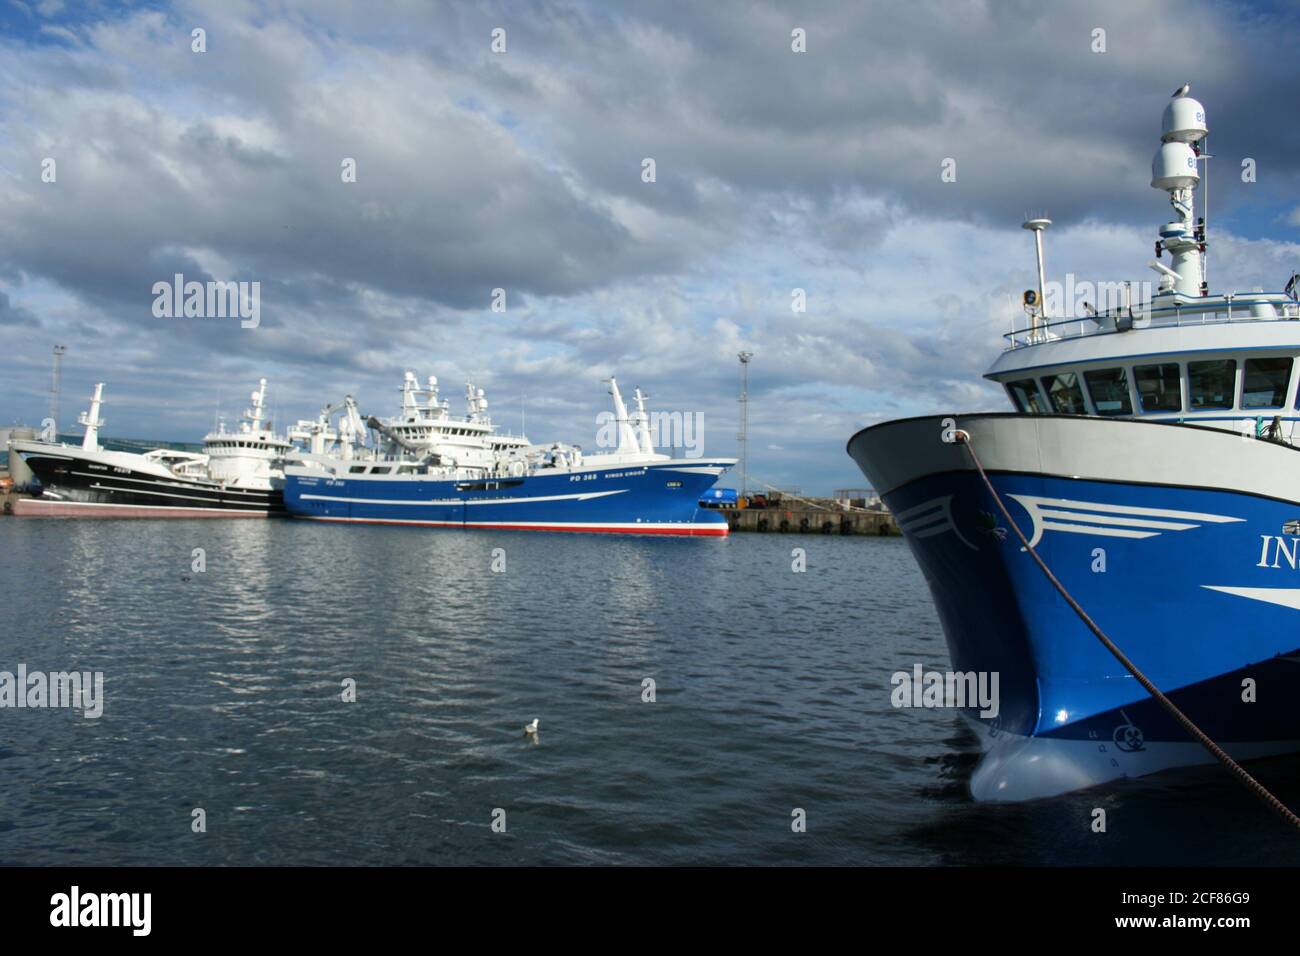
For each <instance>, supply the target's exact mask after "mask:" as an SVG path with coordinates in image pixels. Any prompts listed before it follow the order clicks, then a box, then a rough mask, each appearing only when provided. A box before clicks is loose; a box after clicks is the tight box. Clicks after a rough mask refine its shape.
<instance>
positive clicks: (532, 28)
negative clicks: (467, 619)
mask: <svg viewBox="0 0 1300 956" xmlns="http://www.w3.org/2000/svg"><path fill="white" fill-rule="evenodd" d="M0 4H2V5H3V6H2V7H0V29H2V31H3V33H2V35H3V39H2V40H0V348H2V349H3V355H0V363H3V364H0V369H2V370H3V372H2V376H3V377H2V378H0V422H3V423H6V424H7V423H10V422H14V421H25V422H28V423H36V422H39V421H40V420H41V419H42V418H43V417H45V415H46V414H47V412H46V410H47V407H48V400H49V396H48V392H49V387H50V350H51V347H52V346H53V345H54V344H55V343H60V344H63V345H66V346H67V348H68V353H67V356H66V358H65V360H64V398H63V403H62V410H63V414H62V419H63V422H62V424H64V425H65V427H66V425H67V424H68V423H69V422H70V421H71V419H72V417H73V415H74V414H75V412H76V410H77V408H78V407H80V406H81V404H82V398H83V396H85V395H87V394H88V393H89V391H90V388H91V386H92V384H93V383H94V382H96V381H104V382H106V383H107V394H108V397H109V399H110V402H111V404H109V405H108V407H107V409H106V417H107V418H108V419H109V427H108V428H107V429H106V431H107V432H108V433H109V434H113V435H123V436H131V437H142V438H157V439H178V440H197V439H198V438H199V437H200V436H201V435H202V434H203V432H204V431H206V430H207V429H208V428H209V427H210V426H211V424H212V422H213V420H214V416H215V414H217V413H218V412H221V413H223V414H225V415H226V416H228V417H232V416H233V415H235V414H236V413H237V412H238V411H239V410H240V409H241V408H242V407H243V404H244V403H245V402H246V398H247V393H248V392H249V391H250V390H251V388H252V386H253V385H254V384H255V382H256V380H257V378H259V377H261V376H266V377H267V378H268V379H270V381H271V390H272V404H273V406H274V407H275V410H276V413H277V417H278V419H279V420H280V421H281V422H285V421H291V420H293V419H296V418H299V417H309V416H312V415H314V414H315V411H316V410H317V409H318V408H319V407H320V406H321V405H322V404H325V403H326V402H330V401H334V400H336V399H337V398H339V397H340V396H342V395H343V394H344V393H352V394H354V395H356V396H358V397H359V399H360V401H361V404H362V408H363V410H364V411H365V412H367V413H370V414H380V415H384V414H389V413H391V412H392V411H393V410H394V409H395V403H396V400H397V391H396V389H397V386H398V384H399V382H400V380H401V377H402V372H403V370H405V369H407V368H411V369H414V370H416V371H417V372H418V373H419V374H420V375H421V376H426V375H429V374H436V375H437V376H438V377H439V378H440V379H441V381H442V383H443V386H444V392H443V394H444V397H449V398H451V399H452V404H453V409H454V410H457V411H459V410H461V409H462V408H463V385H464V382H465V381H466V380H467V379H473V380H474V382H475V383H477V384H479V385H481V386H483V387H484V388H486V389H487V392H488V396H489V398H490V399H492V400H493V411H494V418H495V420H496V421H497V422H498V424H500V425H502V426H505V427H508V428H513V429H516V430H517V429H518V427H519V420H520V415H521V410H522V409H524V408H526V412H527V422H528V432H529V435H530V437H532V438H533V439H534V440H539V441H540V440H555V439H559V440H567V441H573V442H577V443H581V444H585V445H587V446H591V445H592V444H593V443H594V436H595V431H596V417H595V416H596V413H597V412H598V411H601V410H603V409H604V408H606V407H607V405H606V403H607V401H608V398H607V396H606V394H605V390H604V387H603V386H602V385H601V384H600V380H601V379H602V378H604V377H607V376H609V375H611V374H614V375H617V376H618V378H619V380H620V382H621V383H622V384H624V385H625V386H627V387H629V388H630V387H631V386H634V385H640V386H641V387H642V388H643V389H644V390H645V391H646V392H648V393H649V394H650V395H651V405H652V406H653V407H655V408H659V409H664V410H669V411H682V412H694V413H700V414H702V415H703V421H704V437H705V447H706V450H707V452H708V453H710V454H715V455H727V454H734V453H735V450H736V441H735V435H736V427H737V403H736V394H737V391H738V382H739V374H738V364H737V361H736V353H737V352H738V351H740V350H741V349H742V348H743V349H748V350H751V351H752V352H754V354H755V357H754V360H753V364H752V366H751V378H750V396H751V407H750V471H751V473H752V474H753V475H754V476H756V477H757V478H759V479H761V480H763V481H767V482H771V483H775V484H779V485H786V486H789V485H795V486H798V487H800V488H802V489H803V490H804V491H805V492H809V493H824V492H829V491H830V490H831V489H833V488H837V487H845V486H860V485H861V484H863V479H862V478H861V476H860V475H858V473H857V471H856V469H855V468H854V466H853V464H852V462H851V461H850V460H849V459H848V457H847V456H846V455H845V453H844V445H845V442H846V440H847V439H848V438H849V436H850V435H852V433H853V432H854V431H855V430H857V429H858V428H860V427H861V426H863V425H864V424H868V423H872V422H876V421H880V420H884V419H888V418H893V417H898V416H904V415H913V414H923V413H929V412H954V411H960V410H976V409H990V408H993V409H1001V408H1004V407H1006V401H1005V399H1004V398H1003V397H1002V396H1001V394H1000V393H999V392H997V391H996V390H994V389H992V388H991V387H990V386H989V385H988V384H987V383H985V382H983V380H982V379H981V374H982V372H983V371H984V370H985V369H986V367H987V366H988V365H989V363H990V362H991V361H992V360H993V358H994V357H995V356H996V354H997V351H998V350H999V349H1000V347H1001V339H1000V335H1001V334H1002V333H1004V332H1005V331H1007V329H1008V327H1009V323H1010V322H1011V320H1012V318H1013V317H1014V316H1015V314H1016V312H1017V309H1016V308H1015V307H1014V306H1013V300H1014V298H1015V297H1016V296H1017V295H1018V293H1019V290H1021V289H1023V288H1025V287H1026V286H1028V285H1030V284H1032V282H1033V271H1034V265H1033V256H1032V243H1031V240H1030V238H1029V236H1028V234H1027V233H1026V232H1024V231H1023V230H1021V229H1020V222H1021V220H1022V219H1023V218H1024V215H1025V213H1026V212H1027V211H1029V212H1034V213H1039V212H1042V211H1046V212H1047V214H1048V215H1050V216H1051V217H1052V218H1053V219H1054V220H1055V225H1054V226H1053V228H1052V230H1051V231H1050V232H1049V233H1048V236H1047V265H1048V271H1049V273H1051V274H1052V275H1053V276H1056V277H1061V276H1063V274H1064V273H1065V272H1066V271H1067V270H1068V271H1070V272H1073V273H1074V274H1075V276H1076V277H1077V278H1078V279H1083V280H1091V281H1097V280H1104V281H1110V280H1122V279H1135V280H1147V279H1148V278H1149V277H1150V273H1149V272H1148V271H1147V270H1146V269H1145V263H1146V262H1147V260H1149V259H1150V258H1151V245H1152V243H1153V241H1154V239H1155V228H1156V226H1157V225H1158V224H1159V223H1161V222H1163V221H1165V219H1166V218H1167V214H1168V206H1167V204H1166V200H1165V197H1164V195H1163V194H1161V193H1159V192H1157V191H1155V190H1153V189H1151V188H1150V187H1149V186H1148V185H1147V183H1148V180H1149V176H1150V159H1151V155H1152V153H1153V152H1154V150H1155V147H1156V145H1157V144H1158V141H1159V132H1160V115H1161V111H1162V110H1163V109H1164V106H1165V104H1166V102H1167V101H1168V98H1169V94H1170V93H1171V92H1172V91H1173V89H1174V88H1175V87H1177V86H1179V85H1180V84H1182V83H1183V82H1187V81H1190V82H1191V83H1192V85H1193V93H1194V95H1196V96H1197V97H1198V98H1200V99H1201V100H1202V101H1203V102H1204V103H1205V104H1206V108H1207V111H1208V113H1209V124H1210V128H1211V136H1210V141H1209V142H1210V151H1211V152H1212V153H1213V154H1214V156H1215V159H1214V160H1213V161H1212V164H1211V174H1212V180H1211V189H1212V192H1211V201H1212V207H1211V213H1212V220H1211V238H1212V239H1213V240H1214V244H1213V247H1212V252H1211V259H1210V279H1211V284H1212V285H1213V286H1214V287H1215V288H1218V289H1222V288H1223V287H1224V286H1230V287H1233V288H1238V289H1247V288H1254V287H1256V286H1262V287H1263V288H1266V289H1269V290H1275V289H1278V288H1280V286H1281V285H1282V284H1283V282H1284V281H1285V279H1286V278H1287V276H1288V275H1289V274H1290V271H1291V269H1292V268H1293V267H1297V266H1300V245H1298V244H1297V241H1296V239H1297V236H1298V235H1300V189H1298V188H1297V187H1300V122H1297V118H1298V117H1300V82H1298V81H1297V78H1296V69H1295V62H1294V57H1292V56H1290V55H1289V53H1288V51H1289V50H1291V49H1292V48H1293V47H1294V41H1295V38H1296V37H1297V36H1298V35H1300V10H1298V9H1297V7H1296V6H1295V5H1292V4H1277V5H1270V4H1266V3H1264V4H1261V3H1253V4H1249V5H1246V4H1234V3H1226V2H1218V3H1206V2H1197V0H1187V2H1183V3H1181V4H1179V5H1178V7H1177V11H1178V15H1177V17H1176V18H1175V17H1172V16H1171V15H1170V11H1171V7H1170V6H1169V5H1168V4H1159V3H1149V4H1148V3H1141V2H1134V0H1124V2H1118V3H1113V4H1111V3H1098V4H1085V3H1073V4H1069V5H1066V4H1044V3H1042V2H1039V0H1024V2H1021V0H987V2H960V0H942V2H924V0H920V2H915V0H914V2H908V3H897V2H880V3H869V2H861V0H846V2H829V0H816V2H808V3H804V4H799V3H779V2H739V0H738V2H726V0H711V2H708V3H687V2H681V3H657V4H656V3H651V2H636V3H634V2H628V3H619V2H612V0H598V2H597V0H593V2H591V3H581V2H568V0H551V2H522V0H521V2H503V3H474V4H470V3H445V4H443V3H436V2H429V0H418V2H416V0H412V2H409V3H400V2H399V3H347V2H330V0H312V2H301V3H298V2H293V0H281V2H267V3H244V2H239V0H222V2H215V0H214V2H209V3H177V4H171V5H167V4H161V3H141V4H131V3H122V4H118V3H112V4H109V3H95V2H82V3H71V2H70V3H67V4H64V3H61V2H58V0H44V2H41V0H0ZM196 28H202V29H203V30H204V31H205V40H206V52H194V50H193V49H192V47H193V42H194V41H193V31H194V30H195V29H196ZM498 29H500V30H504V31H505V33H504V39H505V50H504V52H497V51H495V50H494V49H493V31H495V30H498ZM796 29H798V30H802V31H804V36H806V52H795V51H794V50H792V43H793V41H792V31H794V30H796ZM1097 30H1103V31H1105V32H1104V35H1099V34H1097V33H1096V32H1095V31H1097ZM498 36H499V35H498ZM1099 36H1103V41H1104V47H1105V49H1104V52H1100V51H1098V50H1097V49H1096V47H1098V45H1099V43H1098V37H1099ZM647 158H649V159H653V160H654V164H655V181H653V182H646V181H645V178H644V176H643V170H644V160H645V159H647ZM1247 158H1249V159H1253V160H1254V161H1255V166H1256V168H1257V181H1256V182H1254V183H1243V182H1242V181H1241V175H1240V170H1241V163H1242V160H1243V159H1247ZM47 159H53V160H54V161H55V165H54V169H55V178H54V181H53V182H47V181H44V178H43V176H42V170H43V168H44V167H43V163H44V162H45V161H46V160H47ZM345 159H353V160H355V163H356V181H355V182H344V181H343V179H344V177H343V175H342V164H343V161H344V160H345ZM948 159H951V160H954V161H955V170H956V181H955V182H945V181H943V178H942V177H941V173H942V171H943V164H944V161H945V160H948ZM46 178H48V177H46ZM175 273H182V274H183V275H184V276H185V277H186V279H190V280H198V281H207V280H209V279H215V280H244V281H250V282H251V281H257V282H259V283H260V288H261V302H260V305H261V324H260V326H259V327H258V328H256V329H248V328H241V327H240V323H239V322H238V320H236V319H222V318H208V319H202V318H158V317H155V315H154V314H153V302H154V296H153V292H152V288H153V285H154V283H156V282H159V281H169V280H170V279H171V277H172V276H173V274H175ZM497 288H500V289H504V290H505V302H506V309H505V311H504V312H494V311H492V308H491V305H492V295H493V290H494V289H497ZM794 289H803V290H805V294H806V299H807V310H806V311H805V312H796V311H794V310H793V309H792V307H791V306H792V290H794Z"/></svg>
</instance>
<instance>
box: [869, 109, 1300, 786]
mask: <svg viewBox="0 0 1300 956" xmlns="http://www.w3.org/2000/svg"><path fill="white" fill-rule="evenodd" d="M1207 132H1208V127H1207V124H1206V114H1205V109H1204V107H1203V106H1202V105H1201V103H1199V102H1198V101H1197V100H1195V99H1193V98H1192V97H1191V96H1190V95H1189V90H1188V88H1186V87H1185V88H1183V89H1181V90H1180V91H1179V92H1178V93H1176V94H1175V96H1174V98H1173V99H1172V100H1171V101H1170V103H1169V104H1168V106H1167V107H1166V109H1165V112H1164V120H1163V131H1162V137H1161V143H1160V146H1159V148H1158V151H1157V152H1156V155H1155V159H1154V161H1153V165H1152V178H1151V185H1152V186H1153V187H1155V188H1157V189H1160V190H1163V191H1165V192H1167V193H1168V194H1169V199H1170V203H1171V205H1172V207H1173V210H1174V215H1173V216H1172V218H1171V220H1170V221H1169V222H1167V223H1166V224H1164V225H1163V226H1162V227H1161V228H1160V230H1159V237H1158V241H1157V242H1156V247H1155V248H1156V256H1157V258H1156V259H1155V260H1153V261H1152V262H1151V263H1149V265H1150V267H1151V268H1152V269H1153V270H1154V271H1155V273H1156V275H1157V276H1158V288H1156V289H1154V290H1153V291H1152V292H1151V293H1150V295H1148V296H1145V297H1142V296H1138V297H1134V296H1133V295H1132V294H1131V289H1132V287H1131V285H1130V284H1118V283H1117V284H1116V286H1119V287H1120V294H1119V297H1118V301H1116V302H1115V303H1114V305H1113V307H1111V308H1106V309H1098V308H1096V306H1095V305H1093V304H1092V303H1088V304H1087V305H1084V306H1082V307H1081V308H1079V309H1077V310H1072V311H1076V312H1077V313H1078V314H1074V315H1057V314H1052V310H1050V309H1049V308H1048V298H1049V297H1048V296H1047V295H1046V293H1045V282H1044V266H1043V242H1042V238H1043V231H1044V230H1045V229H1046V228H1047V226H1048V225H1049V220H1047V219H1046V218H1036V219H1030V220H1029V221H1028V222H1026V223H1025V224H1024V225H1025V227H1026V228H1027V229H1029V230H1031V232H1032V233H1033V235H1034V239H1035V245H1036V249H1037V264H1038V287H1037V289H1031V290H1028V291H1027V292H1026V293H1025V295H1024V303H1023V304H1024V310H1025V313H1026V314H1027V315H1028V321H1027V322H1026V324H1025V326H1024V327H1023V328H1020V329H1016V328H1014V327H1013V329H1012V331H1011V332H1010V333H1009V334H1008V335H1007V336H1006V339H1005V347H1004V350H1003V351H1002V352H1001V354H1000V355H999V356H998V357H997V359H996V360H995V361H994V362H993V364H992V367H991V368H990V369H989V371H988V372H987V375H986V377H987V378H988V379H990V380H992V381H993V382H996V383H998V384H999V385H1000V386H1001V387H1002V388H1003V389H1004V390H1005V392H1006V395H1007V397H1008V398H1009V400H1010V403H1011V405H1012V407H1013V408H1014V411H1011V412H1001V413H971V414H961V413H953V414H949V415H935V416H926V417H920V418H910V419H905V420H899V421H890V422H887V423H884V424H879V425H875V426H872V427H869V428H865V429H863V430H862V431H860V432H858V433H857V434H856V435H854V436H853V438H852V439H851V440H850V441H849V443H848V453H849V455H850V456H851V457H852V458H853V459H854V461H856V462H857V464H858V465H859V467H860V468H861V470H862V472H863V474H865V475H866V477H867V478H868V479H870V481H871V484H872V486H873V487H874V488H876V489H877V490H878V491H879V492H880V493H881V494H882V496H883V498H884V501H885V502H886V504H887V505H888V506H889V508H890V510H891V511H892V512H893V513H894V515H895V517H896V519H897V521H898V524H899V526H900V528H901V529H902V531H903V534H904V536H905V538H906V540H907V543H908V544H909V546H910V548H911V550H912V553H913V554H914V555H915V557H916V560H917V562H918V563H919V565H920V567H921V570H922V572H923V573H924V575H925V578H926V580H927V582H928V584H929V588H930V591H931V594H932V595H933V599H934V603H935V606H936V608H937V609H938V613H939V618H940V621H941V623H942V627H943V631H944V635H945V637H946V639H947V644H948V649H949V652H950V655H951V658H952V664H953V666H954V667H955V668H957V672H958V673H959V674H966V673H970V672H975V673H979V674H984V673H996V674H998V676H999V687H1000V697H1001V700H1000V706H999V707H997V708H996V711H997V713H996V716H993V715H992V714H991V713H990V712H988V711H986V716H983V717H981V716H980V713H979V712H978V711H977V710H975V709H974V708H972V707H967V708H965V709H964V710H963V713H964V714H965V715H966V716H967V717H969V718H970V719H971V720H972V721H973V722H974V726H975V727H976V729H977V732H978V735H979V737H980V741H981V744H982V747H983V750H984V755H983V757H982V759H981V761H980V763H979V765H978V766H977V768H976V769H975V771H974V774H973V776H972V779H971V791H972V793H973V794H974V796H975V797H976V798H977V799H981V800H1024V799H1032V798H1037V797H1045V796H1050V795H1053V794H1059V793H1063V792H1067V791H1072V790H1076V789H1080V788H1085V787H1090V786H1094V785H1097V784H1101V783H1104V782H1106V781H1111V780H1114V779H1117V778H1123V777H1138V776H1142V775H1145V774H1149V773H1153V772H1156V771H1161V770H1165V769H1168V768H1172V767H1179V766H1185V765H1191V764H1196V763H1201V762H1207V761H1210V760H1212V759H1214V758H1213V757H1212V756H1211V755H1210V753H1209V752H1208V751H1207V750H1206V749H1203V748H1202V746H1201V745H1200V744H1199V743H1197V742H1196V741H1194V740H1193V739H1192V738H1191V737H1190V736H1189V734H1188V731H1187V730H1185V729H1184V727H1183V726H1182V725H1181V724H1180V723H1179V722H1178V721H1177V720H1176V719H1175V718H1174V716H1173V715H1172V714H1171V712H1170V711H1169V710H1168V709H1167V708H1166V707H1164V706H1162V705H1161V704H1160V702H1159V701H1158V700H1157V699H1156V698H1155V697H1154V696H1153V695H1152V694H1150V693H1149V692H1148V691H1147V690H1146V689H1144V688H1143V686H1141V684H1140V682H1139V680H1138V679H1137V678H1136V677H1135V676H1134V674H1133V673H1132V672H1131V671H1130V670H1129V669H1128V668H1127V667H1125V666H1122V664H1121V662H1120V660H1119V658H1118V657H1117V656H1116V655H1115V654H1114V653H1112V652H1111V651H1110V650H1108V649H1107V648H1106V647H1105V646H1104V645H1103V643H1102V642H1101V641H1099V640H1098V639H1097V637H1096V633H1095V632H1093V631H1092V630H1091V629H1090V628H1089V627H1088V626H1087V624H1086V622H1085V621H1084V619H1083V616H1081V615H1080V614H1079V613H1078V612H1076V611H1075V610H1074V609H1073V608H1072V607H1070V605H1069V604H1068V602H1067V601H1066V599H1065V597H1064V596H1063V593H1062V592H1064V593H1068V594H1069V595H1071V596H1072V598H1073V599H1074V600H1075V601H1076V602H1077V604H1078V605H1079V606H1080V608H1081V609H1082V610H1083V611H1084V613H1085V614H1086V615H1088V616H1089V617H1090V618H1091V619H1092V621H1093V622H1094V623H1095V624H1096V625H1097V627H1098V628H1099V629H1100V630H1102V631H1103V633H1104V634H1106V635H1107V636H1108V637H1109V639H1110V640H1112V641H1113V643H1114V644H1115V645H1117V647H1118V648H1119V649H1121V651H1122V653H1123V654H1125V655H1127V657H1128V658H1129V659H1130V661H1131V663H1132V664H1133V665H1135V666H1136V668H1137V669H1138V670H1140V672H1141V673H1144V674H1145V675H1146V677H1147V678H1149V679H1150V681H1151V682H1152V683H1153V684H1154V685H1155V687H1157V688H1159V689H1160V690H1161V691H1163V693H1164V694H1165V695H1167V697H1168V699H1169V700H1170V701H1172V702H1173V704H1174V705H1175V706H1176V707H1177V708H1179V709H1181V710H1182V712H1183V713H1184V714H1186V715H1187V716H1188V717H1189V718H1191V720H1192V721H1194V722H1195V723H1196V724H1197V725H1199V726H1200V728H1201V729H1202V730H1203V731H1204V732H1205V733H1207V734H1208V735H1209V736H1210V737H1211V738H1212V739H1213V740H1214V741H1215V742H1217V743H1218V744H1219V745H1220V746H1222V747H1223V749H1224V750H1226V751H1227V752H1228V753H1229V754H1231V755H1232V756H1233V757H1235V758H1237V759H1246V758H1258V757H1267V756H1272V755H1278V754H1285V753H1292V752H1295V751H1297V750H1300V711H1297V710H1296V708H1294V707H1293V706H1292V701H1293V698H1292V696H1291V695H1292V693H1293V692H1294V690H1295V687H1296V686H1297V680H1300V448H1297V446H1296V438H1297V435H1296V422H1297V420H1298V419H1300V412H1298V411H1297V409H1300V396H1298V395H1297V385H1298V383H1300V376H1298V375H1297V374H1296V365H1297V358H1300V322H1298V321H1297V320H1300V303H1298V302H1297V299H1296V286H1297V278H1296V276H1295V275H1292V276H1291V278H1290V280H1289V281H1288V282H1287V283H1286V285H1285V288H1284V289H1283V291H1281V292H1264V291H1261V290H1258V289H1255V290H1246V291H1234V292H1218V293H1215V294H1211V293H1210V291H1209V288H1208V284H1207V282H1206V279H1205V259H1206V255H1207V240H1206V222H1205V219H1204V217H1201V218H1195V217H1194V199H1195V191H1196V189H1197V187H1198V185H1199V184H1200V182H1201V174H1200V169H1201V164H1202V163H1203V162H1204V160H1205V159H1206V158H1207V157H1208V153H1206V151H1205V149H1204V141H1205V137H1206V134H1207ZM1166 253H1167V254H1168V255H1169V257H1170V261H1169V264H1168V265H1166V264H1165V262H1163V261H1161V260H1163V258H1164V255H1165V254H1166ZM1135 299H1140V301H1135ZM986 478H987V483H986ZM1003 508H1005V509H1006V511H1005V512H1004V511H1003V510H1002V509H1003ZM1012 525H1014V527H1012ZM1017 530H1018V531H1020V532H1022V533H1023V535H1024V540H1023V541H1022V540H1021V538H1020V535H1019V534H1018V533H1016V532H1017ZM1034 553H1036V554H1037V555H1038V557H1040V558H1041V559H1042V561H1043V563H1044V564H1045V565H1046V566H1047V568H1048V569H1049V570H1050V571H1051V572H1052V574H1054V575H1055V577H1056V578H1057V580H1058V581H1059V582H1060V585H1061V589H1059V590H1058V588H1057V587H1056V586H1055V585H1053V583H1052V582H1051V580H1050V579H1049V577H1048V576H1047V575H1046V574H1044V573H1043V569H1042V568H1041V567H1039V566H1038V564H1037V562H1036V560H1035V559H1034ZM990 710H991V709H990Z"/></svg>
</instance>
